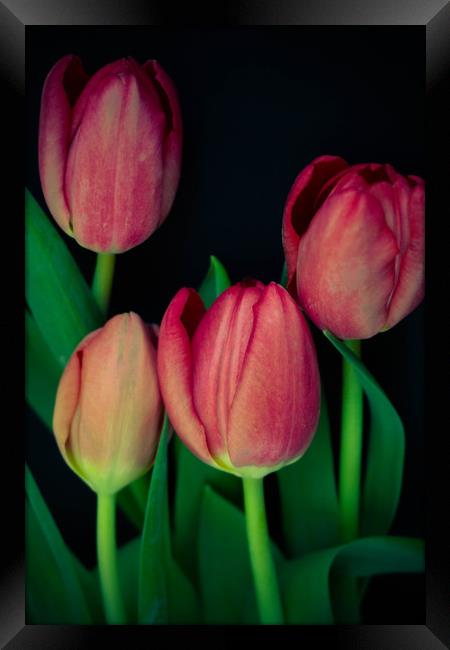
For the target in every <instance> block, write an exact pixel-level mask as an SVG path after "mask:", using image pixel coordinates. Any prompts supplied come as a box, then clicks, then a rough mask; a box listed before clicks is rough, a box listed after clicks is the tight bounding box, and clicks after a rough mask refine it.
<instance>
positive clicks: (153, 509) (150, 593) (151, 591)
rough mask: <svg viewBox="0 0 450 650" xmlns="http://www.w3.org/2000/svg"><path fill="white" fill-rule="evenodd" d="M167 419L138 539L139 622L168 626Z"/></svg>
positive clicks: (165, 418) (165, 417)
mask: <svg viewBox="0 0 450 650" xmlns="http://www.w3.org/2000/svg"><path fill="white" fill-rule="evenodd" d="M169 426H170V425H169V419H168V417H167V415H165V416H164V425H163V429H162V432H161V438H160V441H159V445H158V451H157V453H156V459H155V464H154V467H153V472H152V480H151V483H150V489H149V492H148V498H147V509H146V512H145V520H144V529H143V531H142V537H141V549H140V560H139V562H140V567H139V595H138V621H139V623H168V622H169V605H168V600H169V594H168V565H169V560H170V531H169V506H168V494H167V447H168V440H169Z"/></svg>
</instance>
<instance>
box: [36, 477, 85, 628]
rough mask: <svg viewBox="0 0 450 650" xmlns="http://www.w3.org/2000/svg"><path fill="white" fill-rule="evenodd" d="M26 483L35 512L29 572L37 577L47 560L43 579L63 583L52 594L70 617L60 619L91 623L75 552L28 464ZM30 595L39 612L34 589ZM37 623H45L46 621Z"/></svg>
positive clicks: (53, 582) (60, 607) (62, 610)
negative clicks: (38, 537)
mask: <svg viewBox="0 0 450 650" xmlns="http://www.w3.org/2000/svg"><path fill="white" fill-rule="evenodd" d="M25 486H26V494H27V499H28V507H29V512H30V513H31V517H30V519H29V520H28V522H27V526H29V527H28V528H27V532H28V535H27V556H28V557H27V560H28V562H27V571H28V572H29V574H30V576H33V575H34V576H35V577H36V575H40V574H41V573H42V571H41V568H40V567H39V565H40V564H41V567H42V565H44V563H45V565H46V566H47V568H48V569H49V574H48V576H47V577H46V576H45V575H44V574H42V579H43V580H48V581H51V582H52V584H53V585H55V584H56V585H59V586H58V587H57V589H56V590H54V591H53V592H52V597H54V598H55V599H56V600H55V602H54V607H55V609H56V610H57V611H59V612H60V613H61V612H65V615H66V616H67V619H66V620H65V621H60V622H66V623H69V622H70V623H77V624H84V623H91V622H92V619H91V614H90V612H89V608H88V604H87V601H86V598H85V595H84V593H83V589H82V586H81V583H80V580H79V576H78V572H77V567H76V566H75V563H74V561H73V557H72V554H71V552H70V551H69V549H68V548H67V546H66V545H65V543H64V540H63V538H62V536H61V533H60V532H59V530H58V527H57V526H56V524H55V522H54V520H53V517H52V516H51V514H50V511H49V510H48V508H47V505H46V503H45V501H44V499H43V497H42V495H41V493H40V491H39V488H38V486H37V485H36V482H35V480H34V478H33V476H32V474H31V471H30V470H29V469H28V467H26V468H25ZM32 531H38V532H39V535H40V540H41V541H40V543H39V549H40V551H39V555H37V554H36V548H35V547H34V544H35V543H36V545H37V544H38V539H37V538H36V542H35V540H34V538H33V536H32V535H31V533H32ZM31 585H32V583H30V587H31ZM47 586H48V585H47ZM41 593H42V592H41ZM28 597H29V599H30V603H34V607H35V611H37V607H38V606H39V605H40V603H39V599H37V598H36V597H35V596H34V594H33V593H32V590H31V591H30V592H29V594H28ZM59 599H61V602H57V601H59ZM32 607H33V605H32ZM35 622H41V623H43V622H44V621H35Z"/></svg>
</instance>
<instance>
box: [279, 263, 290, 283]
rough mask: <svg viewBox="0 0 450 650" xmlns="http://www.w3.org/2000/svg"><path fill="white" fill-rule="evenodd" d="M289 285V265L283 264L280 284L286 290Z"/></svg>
mask: <svg viewBox="0 0 450 650" xmlns="http://www.w3.org/2000/svg"><path fill="white" fill-rule="evenodd" d="M287 283H288V274H287V264H286V262H285V263H284V264H283V270H282V271H281V278H280V284H281V286H282V287H284V288H286V287H287Z"/></svg>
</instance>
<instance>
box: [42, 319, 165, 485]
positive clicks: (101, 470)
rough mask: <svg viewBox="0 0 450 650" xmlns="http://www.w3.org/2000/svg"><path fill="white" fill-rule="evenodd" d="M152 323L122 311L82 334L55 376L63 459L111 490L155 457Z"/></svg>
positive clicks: (158, 415)
mask: <svg viewBox="0 0 450 650" xmlns="http://www.w3.org/2000/svg"><path fill="white" fill-rule="evenodd" d="M161 419H162V403H161V396H160V392H159V387H158V378H157V372H156V335H155V326H153V327H152V326H147V325H145V324H144V323H143V321H142V320H141V318H140V317H139V316H138V315H137V314H133V313H130V314H120V315H118V316H114V318H111V319H110V320H109V321H108V322H107V323H106V325H104V326H103V327H102V328H100V329H98V330H96V331H94V332H92V333H91V334H88V336H86V337H85V338H84V339H83V340H82V341H81V343H80V344H79V345H78V347H77V348H76V349H75V351H74V352H73V354H72V356H71V358H70V360H69V362H68V364H67V366H66V368H65V370H64V373H63V375H62V377H61V381H60V383H59V387H58V392H57V395H56V403H55V410H54V415H53V430H54V432H55V437H56V442H57V444H58V447H59V449H60V451H61V454H62V455H63V457H64V459H65V460H66V462H67V463H68V465H69V466H70V467H71V468H72V469H73V470H74V472H76V473H77V474H78V475H79V476H80V478H82V479H83V480H84V481H85V482H86V483H87V484H88V485H89V486H90V487H91V488H92V489H93V490H94V491H95V492H97V493H98V494H114V493H115V492H117V491H119V490H120V489H121V488H123V487H124V486H125V485H127V484H128V483H131V481H133V480H134V479H136V478H138V477H139V476H140V475H142V474H144V473H145V472H146V471H147V470H148V469H149V467H150V466H151V465H152V464H153V461H154V458H155V453H156V448H157V444H158V439H159V434H160V429H161V424H162V421H161Z"/></svg>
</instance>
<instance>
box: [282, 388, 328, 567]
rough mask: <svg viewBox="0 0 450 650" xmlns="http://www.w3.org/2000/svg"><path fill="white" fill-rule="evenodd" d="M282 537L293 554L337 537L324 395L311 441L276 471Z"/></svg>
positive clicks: (297, 554)
mask: <svg viewBox="0 0 450 650" xmlns="http://www.w3.org/2000/svg"><path fill="white" fill-rule="evenodd" d="M276 475H277V478H278V483H279V487H280V497H281V513H282V525H283V532H284V537H285V540H286V544H287V549H288V552H289V553H290V555H291V556H293V557H296V556H299V555H303V554H304V553H308V552H309V551H313V550H314V551H316V550H319V549H321V548H328V547H330V546H333V545H334V544H337V543H338V541H339V539H338V537H339V507H338V499H337V492H336V484H335V480H334V465H333V451H332V448H331V439H330V424H329V420H328V411H327V406H326V401H325V397H324V395H323V392H322V401H321V409H320V420H319V425H318V428H317V431H316V434H315V436H314V438H313V441H312V443H311V445H310V447H309V449H308V450H307V452H306V453H305V455H304V456H303V457H302V458H300V459H299V460H298V461H297V462H296V463H293V464H292V465H288V466H287V467H284V468H283V469H281V470H280V471H278V472H277V474H276Z"/></svg>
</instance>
